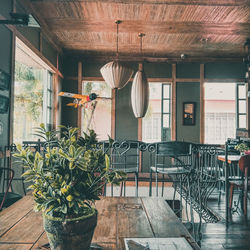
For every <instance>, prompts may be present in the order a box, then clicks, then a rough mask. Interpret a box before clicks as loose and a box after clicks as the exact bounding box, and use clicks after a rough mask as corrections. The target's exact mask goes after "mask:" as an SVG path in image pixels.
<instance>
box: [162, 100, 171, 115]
mask: <svg viewBox="0 0 250 250" xmlns="http://www.w3.org/2000/svg"><path fill="white" fill-rule="evenodd" d="M169 105H170V102H169V100H163V113H169V112H170V111H169V110H170V107H169Z"/></svg>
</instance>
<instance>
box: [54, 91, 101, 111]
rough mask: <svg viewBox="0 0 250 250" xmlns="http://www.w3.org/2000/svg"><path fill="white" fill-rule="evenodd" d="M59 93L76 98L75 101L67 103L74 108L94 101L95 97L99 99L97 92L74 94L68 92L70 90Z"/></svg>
mask: <svg viewBox="0 0 250 250" xmlns="http://www.w3.org/2000/svg"><path fill="white" fill-rule="evenodd" d="M58 95H59V96H64V97H69V98H74V101H73V102H72V103H68V104H67V106H72V107H74V108H78V107H86V104H87V103H89V102H92V101H94V100H95V99H97V94H96V93H91V94H90V95H80V94H73V93H68V92H60V93H59V94H58Z"/></svg>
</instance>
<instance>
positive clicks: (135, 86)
mask: <svg viewBox="0 0 250 250" xmlns="http://www.w3.org/2000/svg"><path fill="white" fill-rule="evenodd" d="M144 36H145V34H142V33H140V34H139V37H140V52H141V55H142V38H143V37H144ZM131 103H132V109H133V112H134V115H135V117H136V118H141V117H144V116H145V114H146V112H147V109H148V103H149V86H148V80H147V77H146V74H145V72H144V69H143V62H142V63H139V70H138V71H137V72H136V74H135V77H134V80H133V83H132V89H131Z"/></svg>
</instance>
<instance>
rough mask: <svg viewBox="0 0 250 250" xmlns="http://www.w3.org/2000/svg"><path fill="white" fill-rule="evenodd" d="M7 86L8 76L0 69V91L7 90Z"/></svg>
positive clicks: (8, 83)
mask: <svg viewBox="0 0 250 250" xmlns="http://www.w3.org/2000/svg"><path fill="white" fill-rule="evenodd" d="M9 86H10V75H9V74H7V73H5V72H4V71H3V70H1V69H0V89H1V90H9Z"/></svg>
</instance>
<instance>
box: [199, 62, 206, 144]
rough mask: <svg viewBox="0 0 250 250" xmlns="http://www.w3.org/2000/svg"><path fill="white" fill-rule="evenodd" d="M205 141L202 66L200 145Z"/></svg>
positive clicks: (201, 69) (201, 68)
mask: <svg viewBox="0 0 250 250" xmlns="http://www.w3.org/2000/svg"><path fill="white" fill-rule="evenodd" d="M204 140H205V105H204V64H200V143H204Z"/></svg>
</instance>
